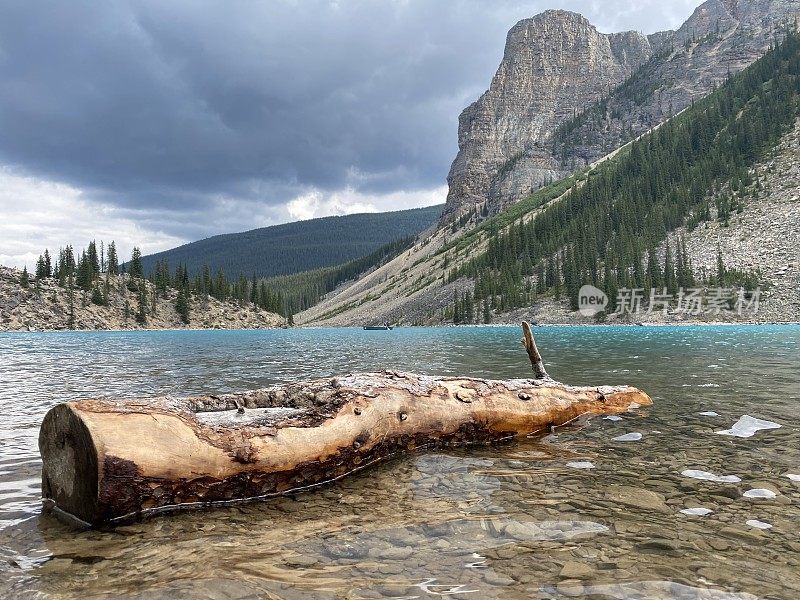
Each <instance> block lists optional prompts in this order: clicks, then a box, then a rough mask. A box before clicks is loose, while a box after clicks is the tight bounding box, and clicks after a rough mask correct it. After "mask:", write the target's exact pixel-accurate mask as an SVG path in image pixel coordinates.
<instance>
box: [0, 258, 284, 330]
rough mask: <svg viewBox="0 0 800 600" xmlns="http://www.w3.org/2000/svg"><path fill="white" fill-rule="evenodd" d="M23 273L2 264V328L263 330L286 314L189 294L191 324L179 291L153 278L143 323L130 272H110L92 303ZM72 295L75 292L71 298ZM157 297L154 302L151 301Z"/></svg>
mask: <svg viewBox="0 0 800 600" xmlns="http://www.w3.org/2000/svg"><path fill="white" fill-rule="evenodd" d="M21 280H22V272H21V271H19V270H17V269H11V268H8V267H0V331H53V330H64V329H77V330H99V329H112V330H117V329H187V328H188V329H260V328H267V327H283V326H285V325H286V319H284V318H283V317H281V316H280V315H277V314H275V313H271V312H267V311H265V310H263V309H261V308H258V307H256V306H254V305H252V304H249V303H247V304H243V303H239V302H236V301H233V300H229V301H220V300H217V299H216V298H212V297H209V298H199V297H197V296H194V295H193V296H192V297H191V298H190V299H189V315H190V321H189V324H188V325H187V324H185V323H184V322H183V321H182V319H181V317H180V315H179V314H178V312H177V310H176V309H175V299H176V297H177V295H178V292H177V291H176V290H174V289H167V290H166V291H165V292H156V291H155V289H154V286H153V284H152V283H150V282H149V281H144V282H143V285H144V286H145V287H146V290H147V297H148V298H149V300H148V308H147V317H146V322H145V323H139V322H137V320H136V316H135V313H136V310H137V305H138V294H137V293H136V292H135V291H131V290H130V289H129V287H128V283H130V276H128V275H116V276H112V277H111V285H110V289H109V294H108V300H107V302H106V303H105V304H96V303H94V302H92V299H91V294H89V293H88V292H84V291H81V290H78V289H74V290H73V291H72V294H70V291H69V289H67V288H66V287H63V286H60V285H59V284H58V280H56V279H53V278H45V279H43V280H42V281H40V282H38V284H37V283H36V282H35V281H30V282H29V284H28V285H27V286H26V285H23V284H22V282H21ZM70 295H71V296H72V297H71V298H70ZM154 299H155V301H153V300H154Z"/></svg>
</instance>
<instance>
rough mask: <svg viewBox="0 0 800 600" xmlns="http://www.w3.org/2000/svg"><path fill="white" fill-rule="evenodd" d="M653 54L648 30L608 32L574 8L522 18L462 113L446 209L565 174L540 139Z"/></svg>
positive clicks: (525, 188)
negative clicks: (488, 79) (486, 83)
mask: <svg viewBox="0 0 800 600" xmlns="http://www.w3.org/2000/svg"><path fill="white" fill-rule="evenodd" d="M650 54H651V46H650V42H649V40H648V39H647V38H646V37H645V36H643V35H641V34H638V33H634V32H629V33H622V34H614V35H605V34H602V33H600V32H598V31H597V29H595V28H594V26H592V25H591V23H589V21H587V20H586V19H585V18H584V17H582V16H581V15H578V14H575V13H572V12H566V11H561V10H551V11H547V12H545V13H542V14H540V15H538V16H536V17H534V18H532V19H525V20H523V21H520V22H519V23H517V24H516V25H515V26H514V27H513V28H512V29H511V31H509V33H508V37H507V40H506V47H505V53H504V56H503V61H502V62H501V64H500V68H499V69H498V70H497V74H496V75H495V76H494V79H493V80H492V84H491V86H490V88H489V90H488V91H487V92H486V93H485V94H484V95H483V96H481V98H480V99H479V100H478V101H477V102H475V103H473V104H472V105H471V106H469V107H468V108H467V109H466V110H464V112H463V113H461V116H460V117H459V132H458V138H459V139H458V145H459V153H458V156H457V157H456V159H455V161H454V162H453V166H452V168H451V169H450V174H449V176H448V183H449V185H450V191H449V194H448V199H447V209H446V213H450V214H452V213H454V212H457V211H458V210H459V209H460V208H461V207H463V206H470V207H471V206H473V205H474V204H478V203H483V202H484V201H485V200H486V199H487V195H491V196H492V197H496V198H503V197H507V196H508V195H512V196H515V195H519V194H520V193H522V194H524V193H526V192H527V191H530V189H531V188H537V187H540V186H541V185H542V183H544V182H546V181H548V180H551V179H555V178H558V177H560V176H562V175H564V174H565V173H564V169H563V168H562V167H560V165H559V164H558V163H557V161H555V160H554V159H553V157H552V156H550V154H549V153H548V152H547V148H546V147H545V146H544V145H543V142H544V141H545V140H546V139H547V138H548V137H549V135H550V134H551V133H552V131H553V130H554V128H555V126H556V125H557V124H558V123H560V122H562V121H564V120H565V119H567V118H570V117H572V116H573V115H574V114H576V113H577V112H580V111H581V110H582V109H584V108H585V107H586V106H587V105H589V104H590V103H591V102H593V101H595V100H597V99H599V98H601V97H602V96H604V95H606V94H607V93H608V92H609V91H610V90H611V89H612V88H613V87H614V86H615V85H617V84H618V83H620V82H621V81H623V80H624V79H625V78H626V77H628V76H629V75H630V74H631V72H632V71H633V70H634V69H636V68H637V67H638V66H639V65H641V64H642V63H643V62H644V61H646V60H647V58H648V57H649V56H650ZM498 173H500V174H501V175H503V177H497V175H498Z"/></svg>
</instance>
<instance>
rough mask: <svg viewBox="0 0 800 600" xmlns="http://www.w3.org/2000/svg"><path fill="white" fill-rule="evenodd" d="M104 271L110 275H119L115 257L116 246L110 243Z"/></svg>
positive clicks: (117, 259)
mask: <svg viewBox="0 0 800 600" xmlns="http://www.w3.org/2000/svg"><path fill="white" fill-rule="evenodd" d="M106 263H107V265H106V271H107V272H108V273H111V274H112V275H119V258H118V257H117V245H116V243H114V241H113V240H112V242H111V243H110V244H109V245H108V258H107V259H106Z"/></svg>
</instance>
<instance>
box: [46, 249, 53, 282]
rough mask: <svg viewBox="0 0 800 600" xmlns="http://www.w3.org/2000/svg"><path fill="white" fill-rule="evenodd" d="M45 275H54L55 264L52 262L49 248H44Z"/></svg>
mask: <svg viewBox="0 0 800 600" xmlns="http://www.w3.org/2000/svg"><path fill="white" fill-rule="evenodd" d="M44 276H45V277H52V276H53V266H52V264H51V262H50V251H49V250H48V249H47V248H45V249H44Z"/></svg>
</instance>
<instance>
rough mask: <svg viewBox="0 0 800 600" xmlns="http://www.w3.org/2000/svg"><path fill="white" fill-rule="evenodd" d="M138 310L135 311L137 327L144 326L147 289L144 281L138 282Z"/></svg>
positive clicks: (145, 322)
mask: <svg viewBox="0 0 800 600" xmlns="http://www.w3.org/2000/svg"><path fill="white" fill-rule="evenodd" d="M138 300H139V304H138V308H137V310H136V322H137V323H138V324H139V325H146V324H147V288H146V287H145V283H144V281H140V282H139V293H138Z"/></svg>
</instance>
